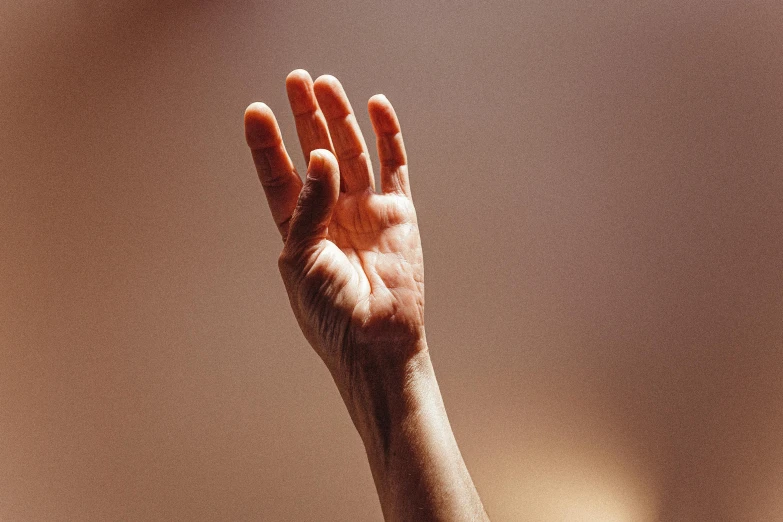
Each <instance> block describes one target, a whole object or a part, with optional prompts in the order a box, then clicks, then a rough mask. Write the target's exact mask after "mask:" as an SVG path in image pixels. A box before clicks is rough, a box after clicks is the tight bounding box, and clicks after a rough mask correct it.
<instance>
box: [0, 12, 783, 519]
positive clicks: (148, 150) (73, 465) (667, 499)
mask: <svg viewBox="0 0 783 522" xmlns="http://www.w3.org/2000/svg"><path fill="white" fill-rule="evenodd" d="M685 4H693V5H690V6H689V5H685ZM298 67H302V68H306V69H309V70H310V71H311V73H313V75H314V76H315V75H318V74H323V73H332V74H334V75H336V76H338V77H339V78H340V79H342V81H343V83H344V85H345V87H346V89H347V91H348V93H349V95H350V96H351V98H352V100H353V102H354V106H355V107H356V108H357V110H359V112H360V117H359V119H360V122H361V123H362V124H363V125H364V128H365V129H368V130H369V126H368V125H367V123H368V119H367V117H366V114H365V110H364V107H365V101H366V100H367V99H368V98H369V97H370V96H371V95H372V94H374V93H376V92H383V93H385V94H387V95H388V96H389V98H390V99H391V100H392V102H393V103H394V104H395V106H396V108H397V111H398V113H399V115H400V118H401V120H402V124H403V129H404V132H405V137H406V141H407V145H408V151H409V155H410V159H411V176H412V184H413V189H414V196H415V201H416V205H417V209H418V212H419V217H420V221H421V226H422V231H423V237H424V248H425V256H426V267H427V299H428V303H427V306H428V308H427V321H428V323H427V330H428V334H429V340H430V345H431V349H432V352H433V357H434V362H435V365H436V370H437V372H438V377H439V380H440V382H441V386H442V390H443V394H444V396H445V400H446V403H447V407H448V409H449V413H450V416H451V419H452V423H453V426H454V429H455V431H456V435H457V439H458V440H459V442H460V444H461V447H462V449H463V453H464V455H465V459H466V461H467V463H468V466H469V468H470V469H471V471H472V473H473V476H474V478H475V482H476V484H477V486H478V488H479V490H480V492H481V494H482V496H483V498H484V501H485V504H486V507H487V509H488V511H489V513H490V514H491V515H492V516H493V518H494V519H495V520H498V521H501V520H531V521H532V520H541V521H562V520H566V521H577V520H578V521H582V520H606V521H641V522H645V521H650V522H652V521H656V520H661V521H705V520H710V521H723V520H726V521H744V520H748V521H752V520H781V519H783V500H781V499H783V3H781V2H779V1H777V0H756V1H754V0H747V1H739V0H737V1H725V0H710V1H703V2H693V3H687V2H682V1H681V0H670V1H658V2H644V3H643V2H628V1H626V0H615V1H608V0H602V1H595V2H583V1H581V0H554V1H551V0H550V1H545V2H543V1H524V2H515V1H505V2H494V3H484V2H464V3H462V4H461V5H459V6H456V4H454V3H451V2H440V1H432V2H424V1H421V2H407V3H397V2H380V1H377V2H335V3H333V4H330V5H328V6H327V5H326V3H322V2H292V1H277V2H271V1H270V2H263V1H257V2H249V1H236V2H206V1H180V2H158V1H152V0H150V1H147V2H138V1H137V2H133V1H130V0H124V1H119V0H112V1H110V0H70V1H63V2H51V1H44V0H38V1H34V0H27V1H20V0H17V1H10V2H2V4H0V147H1V148H0V284H1V285H2V286H1V287H0V519H2V520H9V521H17V520H31V521H32V520H34V521H38V520H251V519H262V520H290V521H298V520H313V521H315V520H320V521H343V520H346V521H347V520H378V519H380V518H381V515H380V508H379V506H378V502H377V500H376V498H375V491H374V487H373V485H372V480H371V476H370V473H369V468H368V466H367V464H366V462H365V459H364V455H363V450H362V447H361V443H360V440H359V438H358V436H357V435H356V434H355V432H354V430H353V427H352V425H351V423H350V420H349V418H348V415H347V414H346V413H345V411H344V408H343V406H342V403H341V401H340V399H339V396H338V394H337V392H336V390H335V389H334V387H333V384H332V383H331V381H330V378H329V376H328V373H327V372H326V370H325V369H324V368H323V367H322V365H321V363H320V361H319V360H318V358H317V357H316V356H315V355H314V354H313V353H312V352H311V350H310V349H309V348H308V347H307V345H306V343H305V342H304V340H303V338H302V337H301V335H300V333H299V331H298V329H297V327H296V323H295V321H294V319H293V316H292V314H291V313H290V311H289V309H288V305H287V301H286V298H285V294H284V290H283V286H282V283H281V282H280V280H279V277H278V274H277V268H276V258H277V254H278V252H279V248H280V242H279V238H278V236H277V232H276V231H275V229H274V226H273V225H272V223H271V220H270V218H269V215H268V210H267V209H266V207H265V203H264V199H263V195H262V193H261V190H260V188H259V186H258V182H257V180H256V178H255V174H254V172H253V168H252V164H251V161H250V158H249V154H248V153H247V151H246V150H245V145H244V141H243V131H242V125H241V120H242V112H243V110H244V108H245V106H246V105H247V104H248V103H249V102H251V101H254V100H263V101H266V102H267V103H268V104H269V105H270V106H271V107H272V108H273V109H275V110H277V111H278V114H279V116H280V119H281V125H282V127H283V132H284V134H285V138H286V139H287V140H288V143H289V149H290V150H291V151H292V153H294V154H295V160H296V162H297V164H298V165H299V166H300V167H301V166H302V165H303V160H302V158H301V157H300V155H299V153H298V152H299V149H298V145H297V144H296V142H295V134H294V131H293V121H292V118H291V117H290V116H289V114H288V113H287V110H286V107H287V102H286V100H285V94H284V86H283V81H284V78H285V75H286V74H287V73H288V72H289V71H290V70H291V69H294V68H298ZM369 141H372V140H369Z"/></svg>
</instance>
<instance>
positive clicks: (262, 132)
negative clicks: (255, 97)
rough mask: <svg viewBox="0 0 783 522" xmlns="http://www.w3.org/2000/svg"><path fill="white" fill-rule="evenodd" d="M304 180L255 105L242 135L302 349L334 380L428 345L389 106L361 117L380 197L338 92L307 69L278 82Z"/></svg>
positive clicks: (410, 213) (414, 231)
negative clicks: (366, 124) (270, 221)
mask: <svg viewBox="0 0 783 522" xmlns="http://www.w3.org/2000/svg"><path fill="white" fill-rule="evenodd" d="M286 87H287V91H288V97H289V101H290V103H291V109H292V111H293V113H294V116H295V118H296V127H297V132H298V135H299V141H300V143H301V146H302V151H303V153H304V155H305V159H306V160H308V163H309V166H308V173H307V179H306V182H305V183H304V184H303V183H302V181H301V179H300V178H299V175H298V174H297V173H296V171H295V169H294V167H293V163H292V162H291V159H290V157H289V156H288V153H287V152H286V149H285V146H284V145H283V141H282V138H281V135H280V130H279V127H278V125H277V122H276V120H275V117H274V115H273V114H272V111H271V110H270V109H269V108H268V107H267V106H266V105H264V104H261V103H254V104H252V105H251V106H250V107H248V109H247V111H246V112H245V129H246V137H247V141H248V145H249V146H250V148H251V152H252V154H253V159H254V162H255V165H256V168H257V170H258V175H259V178H260V180H261V184H262V185H263V187H264V191H265V193H266V196H267V201H268V203H269V206H270V209H271V211H272V216H273V218H274V220H275V223H276V224H277V226H278V228H279V230H280V233H281V234H282V236H283V240H284V242H285V246H284V248H283V251H282V254H281V255H280V271H281V274H282V276H283V281H284V283H285V286H286V290H287V291H288V295H289V298H290V301H291V306H292V308H293V310H294V313H295V315H296V318H297V320H298V322H299V325H300V327H301V328H302V331H303V332H304V334H305V336H306V337H307V339H308V341H309V342H310V344H311V345H312V346H313V348H315V350H316V351H317V352H318V354H319V355H320V356H321V357H322V358H323V360H324V362H325V363H326V364H327V366H328V367H329V369H330V370H331V371H332V374H333V375H334V376H335V378H336V379H340V380H344V379H349V380H350V379H351V378H352V374H353V373H354V372H355V371H356V369H357V368H360V367H366V366H367V365H368V364H369V365H370V366H377V365H378V364H382V365H384V366H387V365H388V364H389V363H390V362H391V363H392V364H394V363H397V362H399V363H403V362H404V361H405V360H406V359H408V358H410V357H411V356H412V355H413V354H415V353H416V352H417V351H418V350H421V349H424V348H425V347H426V345H425V343H424V317H423V313H424V283H423V277H424V268H423V262H422V252H421V242H420V238H419V232H418V226H417V223H416V213H415V210H414V207H413V202H412V200H411V193H410V185H409V182H408V173H407V164H406V156H405V149H404V146H403V142H402V136H401V134H400V126H399V122H398V121H397V117H396V115H395V113H394V109H393V108H392V106H391V104H390V103H389V101H388V100H387V99H386V98H385V97H384V96H382V95H376V96H373V97H372V98H371V99H370V101H369V103H368V110H369V113H370V118H371V121H372V125H373V129H374V131H375V134H376V137H377V145H378V155H379V159H380V163H381V176H380V177H381V193H380V194H379V193H376V191H375V186H374V181H373V174H372V166H371V163H370V158H369V154H368V151H367V146H366V144H365V142H364V139H363V137H362V134H361V131H360V129H359V126H358V124H357V122H356V118H355V116H354V114H353V110H352V109H351V105H350V103H349V102H348V99H347V97H346V95H345V92H344V91H343V88H342V86H341V85H340V83H339V82H338V81H337V79H335V78H334V77H331V76H321V77H320V78H318V79H317V80H316V81H315V82H313V81H312V79H311V78H310V76H309V75H308V74H307V73H306V72H305V71H301V70H299V71H294V72H292V73H291V74H290V75H289V76H288V79H287V80H286Z"/></svg>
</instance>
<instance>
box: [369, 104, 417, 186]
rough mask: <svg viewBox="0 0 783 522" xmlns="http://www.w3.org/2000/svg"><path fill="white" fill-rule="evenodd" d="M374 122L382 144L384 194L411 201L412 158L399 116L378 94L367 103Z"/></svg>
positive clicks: (379, 147)
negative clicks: (399, 195)
mask: <svg viewBox="0 0 783 522" xmlns="http://www.w3.org/2000/svg"><path fill="white" fill-rule="evenodd" d="M367 110H368V111H369V113H370V121H371V122H372V128H373V130H374V131H375V137H376V142H377V144H378V159H379V160H380V164H381V190H382V191H383V193H384V194H389V193H394V192H396V193H399V194H404V195H406V196H408V197H411V187H410V182H409V180H408V158H407V156H406V155H405V145H404V144H403V142H402V132H401V131H400V122H399V120H397V114H395V112H394V107H392V105H391V103H389V100H388V99H386V96H384V95H383V94H376V95H375V96H373V97H372V98H370V101H369V102H368V103H367Z"/></svg>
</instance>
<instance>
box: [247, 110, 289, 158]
mask: <svg viewBox="0 0 783 522" xmlns="http://www.w3.org/2000/svg"><path fill="white" fill-rule="evenodd" d="M245 140H246V141H247V145H248V147H250V148H251V149H263V148H266V147H271V146H274V145H276V144H277V143H278V142H280V141H282V138H280V128H279V127H278V125H277V120H276V119H275V115H274V114H273V113H272V109H270V108H269V107H268V106H267V104H265V103H262V102H253V103H251V104H250V105H249V106H248V107H247V109H245Z"/></svg>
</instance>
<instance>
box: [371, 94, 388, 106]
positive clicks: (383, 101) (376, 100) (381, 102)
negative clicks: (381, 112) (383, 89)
mask: <svg viewBox="0 0 783 522" xmlns="http://www.w3.org/2000/svg"><path fill="white" fill-rule="evenodd" d="M389 105H391V103H389V98H387V97H386V95H385V94H374V95H372V96H370V100H369V101H368V102H367V106H368V107H386V106H389Z"/></svg>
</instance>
